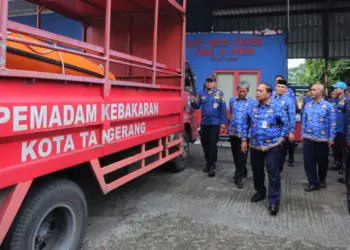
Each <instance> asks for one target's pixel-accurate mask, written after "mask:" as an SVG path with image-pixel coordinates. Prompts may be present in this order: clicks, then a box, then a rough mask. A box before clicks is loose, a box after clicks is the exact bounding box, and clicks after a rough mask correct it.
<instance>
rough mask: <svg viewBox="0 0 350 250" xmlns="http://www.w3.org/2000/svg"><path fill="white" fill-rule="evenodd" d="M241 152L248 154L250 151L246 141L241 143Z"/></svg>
mask: <svg viewBox="0 0 350 250" xmlns="http://www.w3.org/2000/svg"><path fill="white" fill-rule="evenodd" d="M241 150H242V152H243V153H247V150H248V144H247V142H246V141H242V143H241Z"/></svg>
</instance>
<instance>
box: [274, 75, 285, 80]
mask: <svg viewBox="0 0 350 250" xmlns="http://www.w3.org/2000/svg"><path fill="white" fill-rule="evenodd" d="M278 77H281V78H282V79H283V80H284V77H283V76H282V75H277V76H275V79H276V78H278Z"/></svg>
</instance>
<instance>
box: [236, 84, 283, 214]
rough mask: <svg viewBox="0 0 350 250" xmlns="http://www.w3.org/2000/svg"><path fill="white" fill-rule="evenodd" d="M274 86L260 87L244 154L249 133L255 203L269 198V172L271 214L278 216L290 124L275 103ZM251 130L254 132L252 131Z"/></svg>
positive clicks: (247, 122) (249, 114)
mask: <svg viewBox="0 0 350 250" xmlns="http://www.w3.org/2000/svg"><path fill="white" fill-rule="evenodd" d="M271 95H272V86H271V85H270V84H267V83H261V84H259V86H258V89H257V94H256V99H257V100H258V101H259V103H256V104H253V105H251V107H249V109H248V111H247V113H246V118H245V119H244V122H243V126H242V144H241V150H242V151H243V152H247V150H248V143H247V138H248V133H249V132H250V141H249V147H250V160H251V165H252V170H253V181H254V188H255V190H256V194H254V196H253V197H252V198H251V202H259V201H261V200H264V199H265V198H266V187H265V184H264V182H265V170H264V167H265V166H264V165H265V162H266V170H267V173H268V176H269V192H268V199H269V210H270V213H271V214H272V215H276V214H277V213H278V210H279V204H280V196H281V179H280V170H279V168H280V162H281V150H282V143H283V141H284V138H285V137H286V136H287V134H288V131H289V127H288V126H289V121H288V117H287V115H286V113H285V112H284V111H283V110H282V109H281V106H280V105H278V104H277V103H276V102H273V101H272V100H271ZM249 128H250V129H249Z"/></svg>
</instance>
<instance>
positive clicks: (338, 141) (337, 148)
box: [332, 132, 345, 163]
mask: <svg viewBox="0 0 350 250" xmlns="http://www.w3.org/2000/svg"><path fill="white" fill-rule="evenodd" d="M344 140H345V138H344V133H339V132H337V134H336V136H335V140H334V145H333V146H332V149H333V156H334V160H335V162H336V163H342V162H343V149H344Z"/></svg>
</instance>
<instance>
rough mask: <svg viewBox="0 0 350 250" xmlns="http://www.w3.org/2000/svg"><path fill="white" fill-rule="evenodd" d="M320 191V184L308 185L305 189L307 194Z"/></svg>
mask: <svg viewBox="0 0 350 250" xmlns="http://www.w3.org/2000/svg"><path fill="white" fill-rule="evenodd" d="M319 189H320V186H319V185H318V184H315V185H308V186H307V187H306V188H304V190H305V192H312V191H316V190H319Z"/></svg>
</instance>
